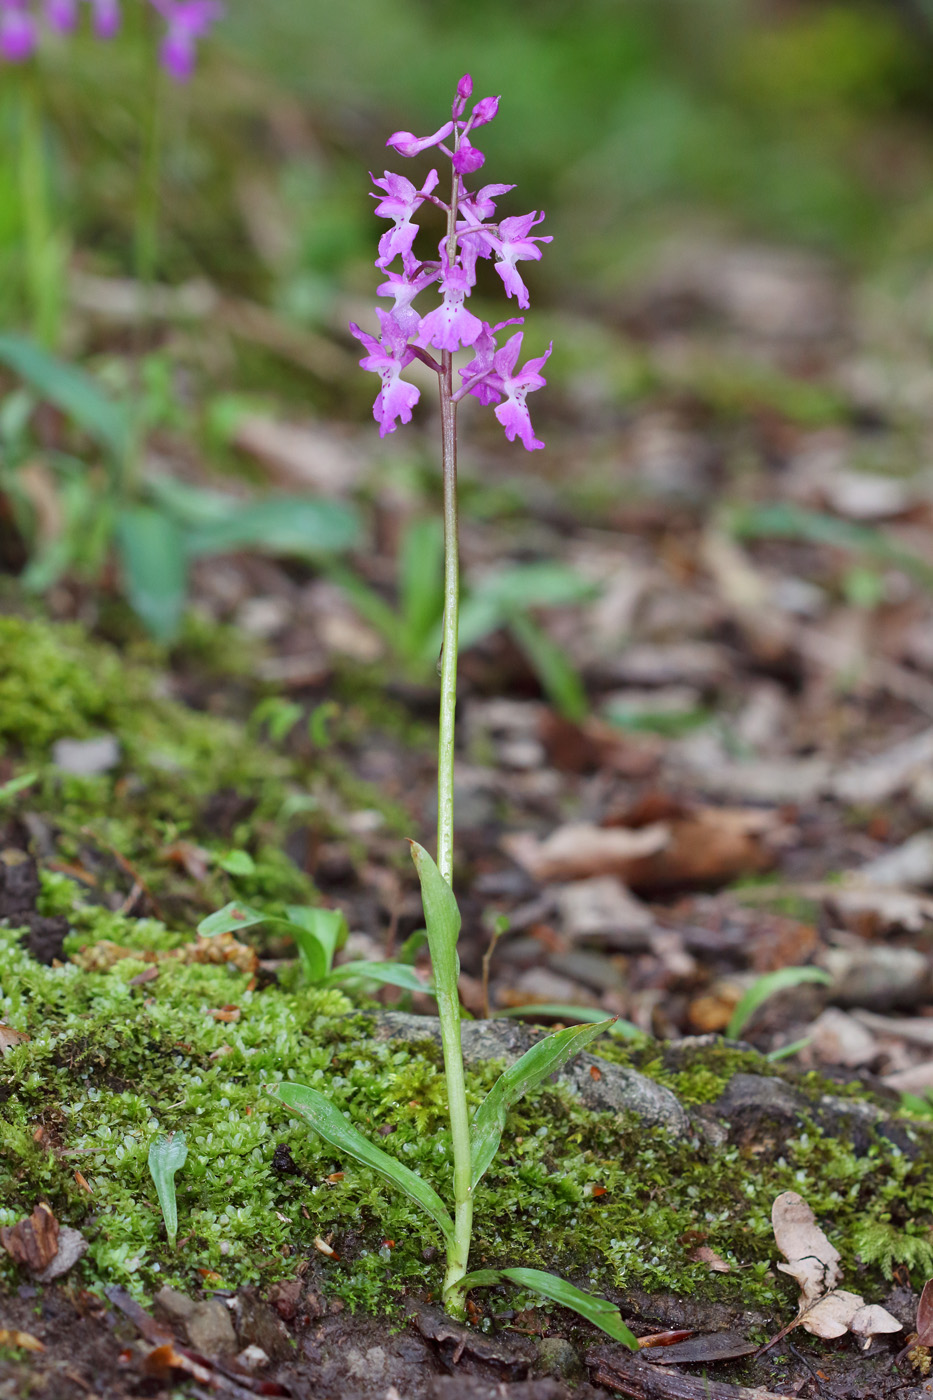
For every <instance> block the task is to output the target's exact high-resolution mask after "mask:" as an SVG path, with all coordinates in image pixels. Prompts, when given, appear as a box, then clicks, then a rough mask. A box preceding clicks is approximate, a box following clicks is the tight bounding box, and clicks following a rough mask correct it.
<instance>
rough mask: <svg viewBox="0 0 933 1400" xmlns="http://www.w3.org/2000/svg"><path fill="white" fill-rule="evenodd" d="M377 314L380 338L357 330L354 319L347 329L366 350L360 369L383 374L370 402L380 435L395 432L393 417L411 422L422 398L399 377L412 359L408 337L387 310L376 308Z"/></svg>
mask: <svg viewBox="0 0 933 1400" xmlns="http://www.w3.org/2000/svg"><path fill="white" fill-rule="evenodd" d="M376 315H377V316H378V317H379V324H380V325H381V327H382V337H381V340H376V339H375V337H373V336H371V335H368V334H367V333H366V331H363V330H360V328H359V326H358V325H356V324H355V323H354V322H351V323H350V330H351V332H352V334H353V335H355V336H356V338H357V340H358V341H359V342H360V343H361V345H362V346H363V347H364V349H366V350H368V351H369V354H368V355H365V356H364V357H363V359H362V360H360V366H361V368H362V369H368V370H372V372H373V373H374V374H378V375H380V376H381V377H382V388H381V389H380V390H379V393H378V394H377V395H376V402H375V403H374V404H373V417H374V418H375V420H376V422H377V423H378V424H379V436H380V437H385V436H386V434H387V433H394V432H395V426H396V420H397V419H401V421H402V422H403V423H410V422H411V412H412V409H413V408H414V406H415V404H416V403H417V402H418V400H419V399H420V398H421V390H420V389H418V388H417V387H416V385H414V384H409V383H407V381H406V380H404V379H402V378H401V373H402V370H403V369H405V368H406V367H407V366H408V365H410V364H411V362H412V360H413V359H414V358H415V352H414V350H411V349H410V348H409V346H408V337H407V335H406V334H405V332H404V331H403V330H402V328H401V327H400V326H399V324H398V322H397V321H396V320H395V318H394V316H393V315H392V313H391V312H390V311H383V310H382V309H381V308H377V310H376Z"/></svg>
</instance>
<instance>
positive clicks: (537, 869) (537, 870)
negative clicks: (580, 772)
mask: <svg viewBox="0 0 933 1400" xmlns="http://www.w3.org/2000/svg"><path fill="white" fill-rule="evenodd" d="M669 840H670V834H669V832H668V829H667V827H666V826H665V825H663V824H662V823H660V822H659V823H658V824H657V825H655V826H649V827H645V828H644V829H643V830H642V831H628V830H626V829H625V828H622V827H599V826H592V825H590V824H589V823H586V822H579V823H572V824H570V825H568V826H562V827H558V829H557V830H556V831H553V832H552V833H551V835H550V836H548V837H547V838H546V839H545V840H544V841H539V840H538V838H537V837H536V836H533V835H532V834H531V833H530V832H527V831H523V832H515V833H513V834H511V835H508V836H505V837H503V840H502V846H503V849H504V850H505V851H506V853H507V854H508V855H510V856H511V857H512V859H513V860H514V861H517V863H518V864H519V865H521V866H522V867H523V868H524V869H525V870H527V871H528V873H529V875H531V876H532V877H533V879H535V880H539V881H541V882H542V883H543V882H545V881H548V880H580V879H585V878H587V877H589V876H593V875H620V876H621V877H622V879H623V880H625V882H626V883H627V884H629V883H631V882H630V881H628V880H627V878H626V875H625V871H626V870H627V869H628V867H629V866H630V865H631V864H632V863H633V862H634V861H636V860H639V859H642V858H643V857H645V856H648V855H652V854H654V853H655V852H656V851H659V850H661V849H662V848H663V847H664V846H666V845H667V843H668V841H669Z"/></svg>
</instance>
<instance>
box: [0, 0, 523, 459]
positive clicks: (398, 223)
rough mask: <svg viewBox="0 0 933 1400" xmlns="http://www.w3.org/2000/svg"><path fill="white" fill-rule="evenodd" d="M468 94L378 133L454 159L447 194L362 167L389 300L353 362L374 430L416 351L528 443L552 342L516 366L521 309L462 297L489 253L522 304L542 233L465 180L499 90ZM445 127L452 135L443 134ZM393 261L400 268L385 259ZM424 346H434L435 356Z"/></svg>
mask: <svg viewBox="0 0 933 1400" xmlns="http://www.w3.org/2000/svg"><path fill="white" fill-rule="evenodd" d="M0 3H2V0H0ZM472 94H473V79H472V77H471V76H470V74H469V73H465V74H464V75H463V77H462V78H461V79H460V81H459V82H458V84H457V90H456V95H455V97H454V100H453V103H452V105H451V113H452V116H451V120H450V121H448V122H444V124H443V125H442V126H440V127H438V129H437V131H435V132H433V133H432V134H431V135H430V136H415V135H414V134H413V133H412V132H410V131H396V132H394V133H393V135H392V136H390V137H389V140H388V141H387V142H386V145H387V146H391V147H393V148H394V149H395V150H396V151H397V152H398V153H399V155H402V156H405V157H414V156H417V155H420V154H421V153H422V152H424V151H427V150H430V149H433V148H436V149H438V150H440V152H441V153H442V154H443V155H445V156H446V157H447V158H448V159H449V160H450V162H451V165H452V167H453V174H454V180H453V192H452V195H451V200H452V203H451V204H450V205H448V204H446V203H445V202H444V200H443V199H441V198H440V197H439V196H437V195H435V194H434V191H435V189H436V188H437V186H438V184H439V183H440V181H439V176H438V173H437V170H436V169H432V170H431V171H430V172H429V174H428V176H427V177H426V179H425V181H424V183H423V184H422V186H421V188H420V189H419V188H417V187H416V185H415V184H414V182H413V181H412V180H409V179H407V178H406V177H405V176H404V175H397V174H394V173H393V172H392V171H390V170H387V171H385V173H384V174H383V175H382V176H380V177H379V178H376V177H375V176H372V177H371V178H372V181H373V184H374V186H375V187H376V191H377V193H376V194H374V195H373V198H374V199H375V200H376V214H377V215H378V216H379V217H380V218H383V219H388V220H389V221H390V222H391V227H390V228H388V229H386V230H385V232H384V233H383V234H382V235H381V237H380V239H379V252H378V257H377V258H376V267H377V268H378V269H379V271H380V272H381V273H382V275H383V280H382V281H381V282H380V284H379V287H378V295H379V296H382V297H391V299H392V310H391V311H386V310H384V309H382V308H379V309H378V312H377V314H378V316H379V323H380V327H381V335H380V336H379V338H378V339H376V338H375V337H374V336H372V335H370V334H369V333H368V332H366V331H362V330H361V329H360V327H359V326H358V325H356V324H355V323H354V324H353V325H351V327H350V330H351V332H352V334H353V335H354V336H356V338H357V339H358V340H359V341H360V342H361V343H362V345H363V346H364V348H365V349H366V350H367V354H366V355H365V356H364V358H363V359H362V360H361V361H360V365H361V366H362V368H363V369H367V370H370V371H371V372H373V373H375V374H378V375H379V376H380V379H381V387H380V390H379V393H378V395H377V397H376V401H375V403H374V405H373V416H374V418H375V419H376V421H377V422H378V423H379V432H380V436H383V437H384V436H385V435H386V434H387V433H391V432H394V431H395V429H396V426H397V424H398V423H399V422H402V423H408V422H410V421H411V417H412V409H413V408H414V406H415V404H416V403H417V402H418V400H419V398H420V394H419V391H418V389H417V387H416V386H415V385H412V384H408V383H406V381H405V380H404V379H403V378H402V374H403V372H404V371H405V370H406V369H407V367H408V366H409V364H410V363H411V362H412V360H413V359H415V358H417V359H419V360H421V361H422V362H423V363H424V364H425V365H427V366H429V367H430V368H431V369H433V370H435V371H437V372H438V373H440V374H441V375H442V379H441V384H442V389H441V395H442V399H443V398H444V395H445V394H446V395H447V396H448V400H447V401H449V402H450V403H451V404H456V403H457V402H459V401H460V400H461V399H462V398H463V397H464V396H465V395H467V394H470V395H472V396H473V397H474V398H477V399H479V401H480V402H481V403H482V404H484V405H487V406H490V405H491V406H493V408H494V410H495V414H496V417H497V419H498V420H499V422H500V423H501V424H502V427H503V428H504V430H505V435H506V437H507V439H508V440H509V441H510V442H514V441H516V440H518V441H520V442H521V443H522V445H523V446H524V447H525V448H526V449H527V450H528V451H529V452H531V451H535V450H536V449H538V448H541V447H543V446H544V444H543V442H541V441H540V439H539V438H537V437H536V436H535V434H534V430H533V428H532V425H531V417H530V414H529V412H528V405H527V402H526V399H527V396H528V394H530V393H533V392H534V391H535V390H537V389H540V388H542V386H543V385H544V383H545V380H544V376H543V375H542V373H541V370H542V368H543V366H544V364H545V362H546V361H547V359H548V357H549V355H550V354H551V347H548V350H547V351H546V352H545V354H544V355H541V356H538V357H537V358H534V359H530V360H526V362H525V363H524V364H523V365H522V366H521V368H520V369H519V368H517V366H518V357H519V354H520V351H521V346H522V335H523V332H521V331H519V332H518V333H516V334H515V335H512V336H511V337H510V338H509V340H508V341H507V342H506V343H505V345H503V346H499V345H498V343H497V339H496V337H497V335H498V334H499V332H500V331H503V330H504V329H505V328H506V326H513V325H521V324H522V321H523V318H522V317H521V316H518V317H511V318H509V319H508V320H505V321H500V322H498V323H497V324H495V325H490V323H489V322H488V321H484V320H482V319H481V318H480V317H479V316H476V315H474V313H473V312H472V311H471V310H470V309H469V307H468V306H467V305H466V302H467V300H468V298H469V296H470V294H471V293H472V291H473V288H474V286H475V284H476V272H477V263H478V261H479V260H480V259H481V258H483V259H486V258H493V259H494V260H495V268H496V272H497V273H498V275H499V277H500V278H501V280H502V285H503V287H504V288H505V291H506V294H507V295H508V296H509V297H515V298H516V299H517V301H518V305H519V307H521V308H522V309H523V310H524V309H527V307H528V305H529V301H530V296H529V292H528V288H527V287H526V286H525V283H524V281H523V280H522V277H521V275H520V274H519V272H518V270H517V267H516V264H517V263H519V262H522V261H527V260H531V261H537V260H538V259H540V257H541V255H542V252H541V245H542V244H545V243H550V241H551V239H550V236H549V235H547V234H535V233H532V229H534V228H536V227H537V226H538V224H540V223H541V221H542V219H543V218H544V215H543V214H541V213H539V212H538V211H537V210H533V211H532V212H531V213H530V214H522V215H510V216H507V217H505V218H502V219H500V220H499V221H498V222H496V221H495V215H496V203H497V201H498V199H499V198H500V197H501V196H502V195H504V194H508V193H509V192H510V191H511V190H512V189H513V188H514V186H513V185H505V184H488V185H483V186H481V187H480V188H479V189H478V190H472V191H471V190H470V189H469V188H468V179H469V177H470V176H471V175H473V174H475V173H476V171H477V170H479V169H481V167H482V166H483V164H484V162H485V156H484V154H483V152H482V151H480V150H479V149H478V148H477V147H476V146H475V145H474V144H473V142H472V141H471V139H470V135H471V133H472V132H473V131H474V130H475V129H476V128H477V127H480V126H483V125H485V124H486V123H487V122H490V121H492V120H493V119H494V118H495V116H496V114H497V113H498V110H499V99H498V97H484V98H482V99H481V101H479V102H477V103H476V104H475V105H474V106H473V109H472V111H471V113H470V115H469V116H468V117H465V116H464V114H465V112H466V108H467V104H468V103H469V100H470V98H471V97H472ZM451 136H452V137H453V140H452V141H449V140H448V138H450V137H451ZM425 205H428V206H429V207H430V206H437V207H439V208H441V209H444V210H446V212H447V220H448V223H447V234H446V235H445V237H444V238H443V239H442V240H441V242H440V244H439V247H438V253H439V257H438V258H436V259H430V260H428V261H422V260H421V255H420V254H419V253H416V251H415V244H416V241H417V239H418V235H419V231H420V230H419V224H418V221H417V219H416V215H419V214H420V211H421V210H422V208H423V206H425ZM398 261H400V262H401V271H399V270H398V269H397V267H393V266H391V265H392V264H393V263H396V262H398ZM435 284H436V285H437V289H438V291H439V292H440V296H441V300H440V304H439V305H435V306H434V307H433V308H429V309H427V310H419V309H418V308H416V306H415V302H416V301H417V300H418V298H419V297H420V296H421V295H422V294H424V293H426V292H427V291H428V289H429V288H431V287H433V286H434V285H435ZM464 349H470V350H472V352H473V358H472V359H471V360H470V362H469V363H468V364H467V365H466V366H464V367H463V368H461V369H460V370H459V374H460V379H461V384H460V386H459V387H458V388H457V390H456V391H455V392H454V391H452V389H451V388H450V387H449V385H450V381H449V379H448V380H447V381H446V383H447V385H448V387H447V388H446V389H445V388H444V384H445V380H444V378H443V375H449V374H450V370H451V359H450V357H451V356H453V355H454V354H456V353H457V352H458V351H460V350H464ZM432 351H435V352H437V351H439V352H440V354H441V360H440V362H438V361H437V360H436V359H435V358H434V356H433V355H432V353H431V352H432Z"/></svg>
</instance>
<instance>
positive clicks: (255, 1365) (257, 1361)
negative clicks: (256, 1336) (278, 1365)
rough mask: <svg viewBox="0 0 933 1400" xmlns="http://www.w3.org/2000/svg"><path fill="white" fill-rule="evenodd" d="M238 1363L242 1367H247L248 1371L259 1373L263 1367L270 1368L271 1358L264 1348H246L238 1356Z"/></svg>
mask: <svg viewBox="0 0 933 1400" xmlns="http://www.w3.org/2000/svg"><path fill="white" fill-rule="evenodd" d="M237 1361H238V1362H239V1363H240V1365H241V1366H245V1367H246V1369H247V1371H259V1370H261V1369H262V1367H263V1366H268V1364H269V1358H268V1356H267V1355H266V1353H265V1352H264V1351H263V1349H262V1347H257V1346H252V1345H250V1346H248V1347H244V1348H243V1350H242V1351H241V1352H239V1353H238V1355H237Z"/></svg>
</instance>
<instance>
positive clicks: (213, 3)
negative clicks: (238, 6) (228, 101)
mask: <svg viewBox="0 0 933 1400" xmlns="http://www.w3.org/2000/svg"><path fill="white" fill-rule="evenodd" d="M151 3H152V4H153V5H154V6H155V8H156V9H157V10H158V11H159V13H160V15H161V16H162V18H163V19H164V20H165V23H166V30H165V36H164V38H163V40H162V44H161V47H160V49H159V59H160V62H161V64H162V67H163V68H164V69H165V70H166V72H167V73H169V74H171V76H172V77H173V78H174V79H175V81H176V82H179V83H184V82H187V80H188V79H189V78H190V77H191V74H192V73H193V72H194V65H195V60H196V58H197V41H198V39H200V38H202V37H203V35H205V34H206V33H207V31H208V30H209V29H210V27H211V25H212V24H214V23H215V22H216V21H217V20H218V19H220V17H221V15H222V14H223V12H224V11H223V5H222V4H221V3H220V0H151Z"/></svg>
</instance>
